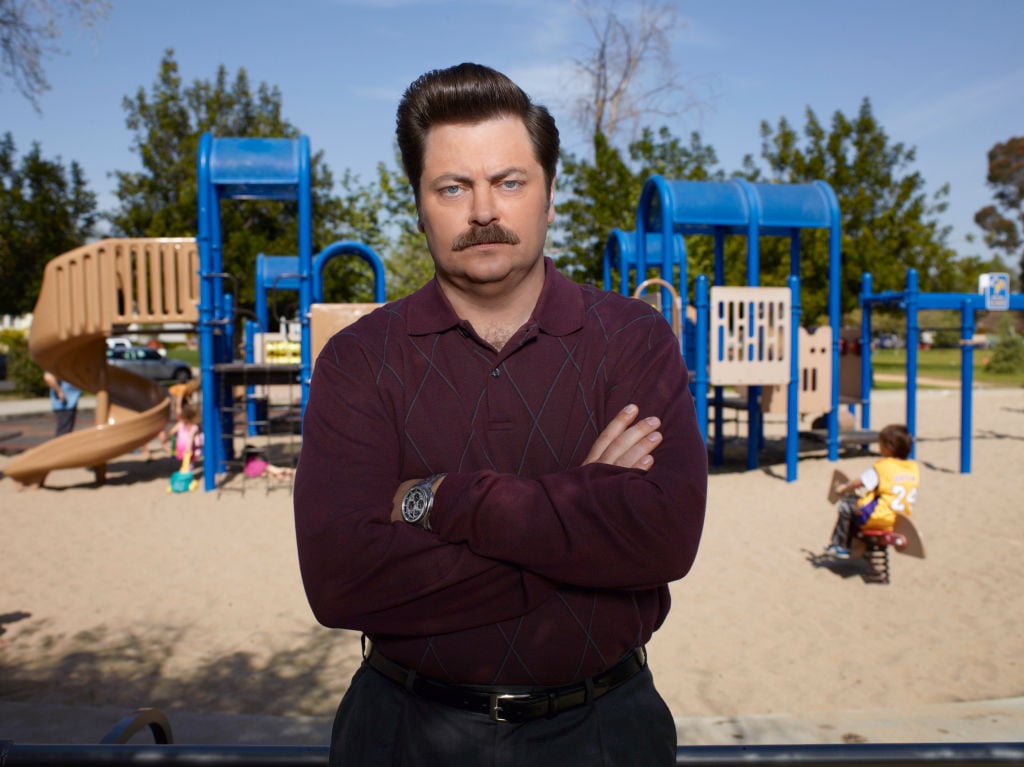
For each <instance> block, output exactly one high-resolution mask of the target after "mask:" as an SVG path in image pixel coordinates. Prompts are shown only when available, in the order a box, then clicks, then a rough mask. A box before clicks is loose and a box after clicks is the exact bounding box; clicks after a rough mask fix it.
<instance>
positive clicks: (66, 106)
mask: <svg viewBox="0 0 1024 767" xmlns="http://www.w3.org/2000/svg"><path fill="white" fill-rule="evenodd" d="M631 5H632V3H631V2H629V0H619V2H618V3H617V6H616V7H617V9H619V10H620V11H621V12H623V13H624V14H625V13H628V12H629V9H630V7H631ZM675 5H676V7H677V9H678V14H679V18H680V21H681V23H680V24H678V25H677V27H676V29H675V31H674V32H673V33H672V43H673V49H672V57H673V63H674V65H675V69H676V70H677V71H678V72H679V74H680V80H681V81H682V82H684V83H689V84H690V85H691V87H692V89H693V93H694V95H695V96H696V97H697V98H699V99H700V100H701V101H702V102H703V104H704V106H703V108H702V109H700V110H699V111H698V110H693V111H689V112H686V113H684V114H682V115H680V116H679V117H676V118H673V119H672V120H671V121H670V123H669V125H670V127H671V129H672V130H673V132H674V133H675V134H676V135H679V136H686V135H688V134H689V132H690V131H692V130H699V131H701V133H702V136H703V139H704V142H705V143H706V144H709V145H711V146H712V147H714V149H715V150H716V152H717V153H718V157H719V161H720V164H721V165H722V167H723V168H725V169H726V170H727V171H733V170H736V169H738V168H739V166H740V162H741V159H742V157H743V155H744V154H747V153H751V154H754V155H757V154H758V153H759V150H760V135H759V126H760V123H761V121H762V120H768V121H769V122H770V123H772V124H775V123H776V122H777V121H778V119H779V118H780V117H786V118H787V119H788V120H789V121H790V123H791V124H792V125H794V126H795V127H797V128H802V126H803V125H804V114H805V111H806V109H807V108H808V107H809V108H811V109H813V110H814V112H815V113H816V114H817V116H818V117H819V119H821V120H822V122H824V123H826V124H827V123H828V121H829V120H830V118H831V116H832V114H833V113H834V112H835V111H836V110H840V111H842V112H843V113H844V114H846V115H848V116H853V115H854V114H855V113H856V111H857V109H858V108H859V106H860V103H861V101H862V99H863V98H865V97H867V98H869V99H870V100H871V103H872V107H873V111H874V114H875V116H876V118H877V119H878V120H879V121H880V123H881V125H882V126H883V128H884V129H885V131H886V132H887V134H888V135H889V137H890V139H891V141H894V142H902V143H904V144H905V145H907V146H909V147H915V148H916V151H917V160H916V163H915V165H914V168H916V169H917V170H918V171H920V172H921V173H922V175H923V176H924V178H925V179H926V181H927V184H928V189H929V191H934V190H936V189H937V188H938V187H939V186H941V185H942V184H944V183H947V182H948V183H949V184H950V185H951V194H950V210H949V211H948V212H947V214H946V215H945V216H944V218H943V221H944V223H948V224H949V225H951V226H952V227H953V232H952V234H951V236H950V240H949V242H950V244H951V245H952V246H953V247H955V248H957V249H958V251H959V252H961V253H962V254H965V255H966V254H972V253H973V254H986V252H987V251H986V250H985V249H984V248H983V246H981V245H970V244H968V243H967V242H966V241H965V237H966V235H967V234H968V233H971V232H977V228H976V227H975V226H974V224H973V215H974V212H975V211H976V210H977V209H978V208H980V207H982V206H983V205H986V204H988V203H990V202H991V201H992V195H991V191H990V190H989V189H988V187H987V186H986V184H985V176H986V172H987V152H988V150H989V149H990V148H991V147H992V146H993V144H995V143H997V142H1001V141H1005V140H1007V139H1008V138H1010V137H1012V136H1019V135H1024V98H1022V94H1024V60H1022V59H1021V58H1020V57H1019V56H1018V55H1017V54H1016V53H1014V51H1019V49H1020V32H1021V30H1022V29H1024V2H1019V0H858V1H857V2H841V1H840V0H813V1H812V0H760V1H756V0H693V2H686V1H685V0H679V2H677V3H675ZM591 41H592V38H591V36H590V32H589V30H588V29H587V27H586V25H585V23H584V22H583V21H582V20H581V17H580V16H579V15H578V13H577V11H576V10H575V7H574V5H573V3H572V2H571V0H492V1H486V0H475V1H474V0H291V2H280V0H278V1H277V2H270V1H269V0H175V1H174V2H158V1H157V0H111V12H110V14H109V16H108V17H107V18H106V19H105V20H103V21H101V22H99V24H98V25H97V26H96V27H95V28H92V29H77V28H67V29H66V30H65V34H64V35H63V36H62V38H61V39H60V41H59V44H60V45H61V47H62V48H63V49H64V50H65V53H63V54H60V55H57V56H54V57H52V58H50V59H48V61H47V63H46V72H47V76H48V78H49V80H50V84H51V85H52V90H50V91H49V92H47V93H46V94H45V95H44V96H43V97H42V98H41V101H40V106H41V108H42V113H41V114H37V113H36V112H35V111H34V110H33V109H32V107H31V105H30V104H29V102H28V101H27V100H25V99H24V98H23V97H22V96H21V95H20V94H19V93H18V92H17V91H16V90H15V89H14V88H13V86H12V84H11V83H10V81H6V80H5V81H3V82H0V88H2V89H0V115H2V117H0V131H10V132H11V133H12V134H13V136H14V139H15V142H16V145H17V149H18V152H19V154H24V153H25V152H26V151H28V149H29V146H30V144H31V142H32V141H38V142H40V144H41V147H42V150H43V153H44V156H46V157H55V156H59V157H60V158H61V159H62V161H63V162H65V163H69V162H70V161H71V160H76V161H78V162H79V163H80V164H81V165H82V166H83V168H84V169H85V172H86V174H87V177H88V179H89V182H90V185H91V187H92V188H93V189H94V190H96V191H97V192H98V193H99V197H100V206H101V208H105V209H106V208H110V207H112V206H113V205H114V202H115V200H114V198H113V189H114V183H113V179H112V178H111V177H110V174H111V173H112V172H113V171H115V170H136V169H137V168H138V162H137V157H136V155H135V154H134V153H133V152H132V151H131V140H132V134H131V133H130V131H129V130H128V128H127V127H126V125H125V112H124V110H123V108H122V106H121V102H122V99H123V98H124V97H125V96H130V95H133V94H134V93H135V92H136V91H137V90H138V89H139V88H140V87H144V88H146V89H147V90H148V89H149V88H150V87H151V85H152V83H153V82H154V80H155V78H156V74H157V67H158V64H159V61H160V59H161V57H162V55H163V53H164V50H165V49H167V48H173V49H174V50H175V58H176V60H177V62H178V64H179V66H180V68H181V73H182V76H183V78H184V80H185V81H186V82H191V81H192V80H194V79H204V80H205V79H212V78H213V76H214V75H215V73H216V69H217V66H218V65H220V64H223V65H225V66H226V67H227V70H228V72H229V74H230V75H234V73H235V72H236V71H237V70H238V69H239V68H241V67H244V68H245V69H246V71H247V72H248V74H249V77H250V80H251V82H252V83H253V85H254V86H255V85H256V84H258V83H260V82H266V83H268V84H270V85H276V86H277V87H279V89H280V90H281V93H282V96H283V107H284V116H285V117H286V119H288V120H289V121H290V122H291V123H292V124H294V125H296V126H298V127H299V129H300V130H302V131H303V132H304V133H306V134H307V135H308V136H309V137H310V142H311V144H312V146H313V149H314V150H323V151H324V153H325V156H326V161H327V163H328V165H329V166H330V167H331V169H332V170H333V171H334V173H335V176H336V177H337V176H339V175H340V174H341V173H342V171H343V170H344V169H345V168H350V169H351V170H352V171H354V172H355V173H357V174H359V175H360V176H361V177H362V178H363V179H364V180H369V179H371V178H372V176H373V170H374V167H375V165H376V163H377V162H378V161H381V160H383V161H387V162H389V163H390V162H391V160H392V156H393V155H392V151H393V150H392V137H393V132H394V111H395V106H396V104H397V101H398V98H399V97H400V95H401V93H402V91H403V89H404V88H405V87H406V86H407V85H408V84H409V83H410V82H411V81H412V80H413V79H415V78H416V77H417V76H418V75H420V74H421V73H423V72H424V71H426V70H428V69H433V68H436V67H443V66H447V65H449V64H454V63H458V62H460V61H477V62H480V63H484V64H488V65H490V66H493V67H495V68H497V69H500V70H502V71H504V72H505V73H506V74H508V75H509V76H511V77H512V78H513V79H514V80H516V81H517V82H518V83H519V84H520V85H522V86H523V87H524V88H525V89H526V90H527V91H528V92H529V93H530V94H531V95H532V96H533V97H534V98H535V99H537V100H539V101H541V102H543V103H545V104H547V105H548V106H549V107H550V108H551V109H552V111H553V112H554V113H555V115H556V118H557V119H558V122H559V125H560V128H561V130H562V133H563V136H564V143H565V145H566V146H567V148H569V149H572V150H577V151H579V150H583V149H584V148H585V145H584V144H583V143H582V142H581V136H580V134H579V132H578V131H577V130H576V128H575V126H574V125H573V122H572V119H571V115H570V98H569V96H570V95H571V94H572V92H573V82H574V77H573V59H574V58H578V57H581V56H583V55H584V54H585V53H586V51H587V50H588V47H589V45H590V43H591Z"/></svg>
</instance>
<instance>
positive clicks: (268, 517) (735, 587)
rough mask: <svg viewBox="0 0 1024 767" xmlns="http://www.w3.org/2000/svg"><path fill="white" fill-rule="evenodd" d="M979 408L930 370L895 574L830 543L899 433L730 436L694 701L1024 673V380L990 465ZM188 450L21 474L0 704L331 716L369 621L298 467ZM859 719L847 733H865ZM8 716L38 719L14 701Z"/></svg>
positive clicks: (12, 498) (694, 579) (711, 542)
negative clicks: (238, 473) (827, 444)
mask: <svg viewBox="0 0 1024 767" xmlns="http://www.w3.org/2000/svg"><path fill="white" fill-rule="evenodd" d="M904 407H905V405H904V394H903V392H901V391H889V392H880V393H878V394H876V395H875V398H874V399H873V412H872V423H873V425H874V426H876V427H879V426H881V425H884V424H885V423H888V422H893V421H903V420H904V419H905V409H904ZM735 431H736V430H735V427H732V426H730V427H729V430H728V433H729V434H732V433H734V432H735ZM959 431H960V393H959V391H956V390H929V391H922V392H920V393H919V398H918V447H917V458H918V460H919V461H920V462H921V464H922V467H923V472H922V474H923V476H922V485H921V490H920V496H919V505H918V510H917V514H916V515H915V520H916V521H917V524H918V528H919V530H920V531H921V534H922V536H923V538H924V542H925V545H926V547H927V558H926V559H924V560H919V559H912V558H909V557H906V556H900V555H894V557H893V563H892V570H893V576H892V583H891V584H889V585H873V584H866V583H865V582H864V581H863V580H862V579H861V577H860V576H859V572H858V571H857V570H856V568H855V567H854V566H847V567H842V568H838V569H835V568H829V567H826V566H823V563H822V562H821V560H820V558H819V557H818V555H819V554H820V553H821V551H822V549H823V548H824V546H825V544H826V543H827V542H828V536H829V533H830V531H831V526H832V524H833V521H834V510H833V508H832V507H831V506H830V505H829V504H828V502H827V500H826V490H827V487H828V482H829V477H830V476H831V474H832V471H833V470H834V469H836V468H839V469H842V470H843V471H845V472H846V473H847V474H851V475H852V474H855V473H857V472H859V471H861V470H862V469H863V468H866V467H867V466H868V465H870V463H871V461H872V460H873V459H874V457H875V454H874V452H873V451H874V450H875V449H877V448H876V447H874V448H872V451H871V452H847V451H844V452H843V454H842V455H841V457H840V460H839V461H837V462H831V461H829V460H827V457H826V455H825V451H824V449H811V450H808V451H806V452H804V453H803V458H802V460H801V461H800V463H799V467H798V472H799V478H798V479H797V481H795V482H792V483H787V482H786V481H785V466H784V464H783V463H782V458H781V455H780V453H779V451H778V444H777V443H775V442H774V441H771V442H770V443H769V450H768V451H767V453H766V456H767V462H766V463H765V465H763V466H762V468H760V469H758V470H755V471H747V470H745V468H744V467H743V460H742V457H741V456H742V455H743V448H742V445H741V444H736V445H733V446H730V455H732V453H733V451H734V450H733V449H735V454H736V455H737V456H740V457H738V458H736V459H735V460H732V459H731V460H730V461H729V462H728V463H727V465H726V466H724V467H715V468H713V471H712V476H711V478H710V492H709V505H708V515H707V526H706V532H705V536H704V539H703V542H702V545H701V550H700V553H699V555H698V558H697V562H696V564H695V565H694V568H693V570H692V572H691V573H690V575H689V576H688V577H687V578H685V579H684V580H682V581H680V582H678V583H675V584H673V585H672V596H673V608H672V611H671V613H670V615H669V617H668V619H667V621H666V623H665V625H664V626H662V628H661V629H660V631H658V632H657V634H656V635H655V638H654V640H653V641H652V643H651V645H650V647H649V650H650V658H651V660H650V662H651V666H652V668H653V671H654V674H655V679H656V682H657V685H658V687H659V689H660V690H661V692H662V694H663V695H664V697H665V699H666V701H667V703H668V705H669V707H670V709H671V710H672V712H673V714H674V715H675V716H676V717H678V718H679V719H680V721H683V720H687V719H690V720H692V721H697V720H699V719H701V718H710V719H707V721H710V722H714V721H716V720H721V721H729V720H736V718H737V717H744V716H750V715H767V719H764V720H762V721H772V719H771V718H772V717H786V718H790V719H796V720H800V719H801V718H802V719H804V720H807V721H812V720H814V721H825V720H827V719H828V717H830V716H832V715H833V712H837V711H862V712H863V711H867V710H874V709H882V710H886V711H893V712H899V711H906V712H913V711H919V710H921V707H928V706H939V705H945V704H950V703H954V702H958V701H978V702H984V701H992V700H1001V699H1012V700H1017V699H1019V698H1020V697H1021V696H1024V514H1022V513H1021V512H1022V509H1024V503H1022V501H1021V498H1022V496H1024V389H978V390H976V391H975V392H974V422H973V443H972V454H973V456H972V457H973V460H972V471H971V472H970V473H968V474H962V473H960V472H959V466H960V453H959V451H960V436H959ZM773 432H774V433H775V434H777V433H779V426H778V424H775V423H773V424H769V430H768V433H769V436H772V435H773ZM740 434H742V430H740ZM812 447H813V446H812ZM6 460H7V459H6V458H2V457H0V469H2V466H3V463H4V462H5V461H6ZM772 461H777V462H774V463H773V462H772ZM174 468H175V466H174V462H173V461H170V460H158V461H153V462H149V463H147V462H144V461H142V460H141V457H140V456H138V455H132V456H125V457H124V458H123V459H122V460H119V461H117V462H114V463H113V464H111V465H110V467H109V469H108V476H109V481H108V483H107V484H105V485H103V486H102V487H97V486H95V485H93V484H92V475H91V473H90V472H88V471H85V470H65V471H59V472H54V473H53V474H51V475H50V478H49V480H48V482H47V487H44V488H42V489H39V490H28V491H19V489H18V488H17V487H16V486H15V484H14V483H13V482H12V481H11V480H9V479H3V480H0V509H2V510H0V519H2V524H3V541H4V545H3V566H2V569H0V573H2V575H0V579H2V589H0V599H2V604H0V715H2V714H3V712H4V711H7V712H8V714H10V712H11V711H12V710H14V709H12V708H11V706H17V705H22V706H23V707H24V708H23V709H20V710H23V711H28V712H35V713H34V715H35V716H36V717H39V716H44V714H43V713H41V712H45V711H71V710H73V707H104V708H103V710H104V711H107V710H117V709H118V708H121V709H124V710H131V709H134V708H136V707H138V706H142V705H153V706H158V707H160V708H161V709H163V710H165V711H167V712H169V713H170V714H172V717H173V714H174V713H175V712H179V713H180V715H181V716H182V717H186V716H188V715H194V714H195V713H196V712H220V713H233V714H251V715H260V716H278V717H282V716H288V717H295V716H299V717H313V718H314V719H315V721H317V722H321V723H322V722H329V718H330V716H331V715H332V714H333V711H334V709H335V707H336V705H337V701H338V699H339V698H340V696H341V695H342V693H343V692H344V690H345V687H346V683H347V681H348V679H349V677H350V675H351V673H352V671H353V670H354V668H355V667H356V665H357V664H358V662H359V638H358V635H357V634H354V633H350V632H338V631H331V630H327V629H324V628H322V627H319V626H318V625H317V624H316V622H315V620H314V619H313V617H312V615H311V613H310V611H309V609H308V606H307V604H306V600H305V596H304V594H303V590H302V586H301V583H300V580H299V574H298V566H297V561H296V553H295V543H294V536H293V529H292V508H291V502H292V499H291V494H290V488H289V486H288V485H287V484H267V483H264V481H263V480H262V479H260V480H255V481H252V480H250V481H249V482H248V483H246V485H245V487H244V493H243V492H242V487H241V484H240V481H239V480H238V479H236V480H234V481H233V482H232V483H231V484H230V485H229V486H228V488H227V489H225V490H224V491H222V492H212V493H204V492H202V491H201V490H199V491H197V492H194V493H191V494H174V495H168V494H167V493H166V492H165V488H166V486H167V481H166V478H167V476H168V475H169V474H170V473H171V472H172V471H173V470H174ZM979 705H983V704H981V703H979ZM4 706H7V708H4ZM47 707H49V708H47ZM63 707H72V708H67V709H65V708H63ZM189 712H191V713H189ZM984 715H985V714H981V716H984ZM882 718H884V717H882ZM9 721H12V722H13V721H14V719H10V720H9ZM321 726H323V725H321ZM835 728H836V729H835V732H834V733H833V734H832V735H827V736H824V737H823V740H828V739H829V738H834V739H841V738H844V737H845V738H847V739H850V737H851V736H850V735H849V733H846V732H844V730H843V725H842V724H841V723H840V724H836V725H835ZM768 729H770V728H768ZM268 732H269V731H268ZM769 735H770V734H769ZM1021 735H1022V736H1021V737H1018V738H1016V739H1018V740H1024V732H1022V733H1021ZM221 737H222V738H224V739H225V740H228V738H226V737H225V736H223V735H222V736H221ZM323 737H324V738H326V732H325V733H323ZM733 737H741V736H736V735H734V736H733ZM766 737H769V736H766ZM952 737H953V738H954V739H955V738H956V733H955V732H954V733H952ZM0 738H12V739H15V740H17V739H19V738H20V739H21V740H25V738H24V737H23V736H21V735H19V733H17V732H9V731H7V732H5V731H4V724H3V721H0ZM854 739H856V738H855V737H854ZM264 742H267V741H264ZM766 742H770V741H766Z"/></svg>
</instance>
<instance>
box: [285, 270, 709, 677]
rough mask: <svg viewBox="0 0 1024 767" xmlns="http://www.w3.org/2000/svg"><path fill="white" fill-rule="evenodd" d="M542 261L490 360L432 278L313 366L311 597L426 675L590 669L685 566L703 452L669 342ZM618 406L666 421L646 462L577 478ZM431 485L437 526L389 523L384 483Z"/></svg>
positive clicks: (319, 613)
mask: <svg viewBox="0 0 1024 767" xmlns="http://www.w3.org/2000/svg"><path fill="white" fill-rule="evenodd" d="M545 267H546V276H545V285H544V289H543V291H542V293H541V297H540V299H539V301H538V303H537V306H536V308H535V310H534V313H533V316H532V318H531V319H530V321H529V322H527V324H526V325H524V326H523V327H522V328H521V329H520V330H519V332H518V334H517V335H516V336H514V337H513V338H512V339H511V340H510V341H509V342H508V343H507V344H506V345H505V347H504V348H503V349H502V350H501V351H500V352H499V351H495V350H494V349H493V348H492V347H491V346H490V345H489V344H487V343H486V342H485V341H483V340H481V339H480V338H479V337H478V336H477V334H476V333H475V332H474V331H473V329H472V327H471V326H470V325H469V324H468V323H466V322H464V321H460V320H459V318H458V317H457V316H456V315H455V313H454V311H453V309H452V308H451V305H450V304H449V303H448V301H447V299H446V298H445V297H444V295H443V293H442V292H441V290H440V288H439V286H438V284H437V282H436V281H431V282H430V283H428V284H427V285H426V286H425V287H423V288H422V289H420V290H419V291H417V292H416V293H414V294H413V295H411V296H408V297H406V298H404V299H402V300H399V301H395V302H393V303H390V304H388V305H386V306H384V307H383V308H381V309H379V310H377V311H375V312H373V313H372V314H370V315H368V316H366V317H363V318H362V319H360V320H359V321H358V322H356V323H355V324H354V325H351V326H349V327H348V328H346V329H344V330H342V331H340V332H339V333H338V334H337V335H335V336H334V337H333V338H332V339H331V340H330V341H329V342H328V343H327V344H326V346H325V347H324V349H323V351H322V352H321V354H320V356H319V358H318V359H317V361H316V366H315V372H314V374H313V380H312V387H311V390H310V398H309V403H308V406H307V409H306V415H305V421H304V424H303V444H302V453H301V456H300V460H299V467H298V473H297V476H296V480H295V522H296V531H297V537H298V551H299V562H300V566H301V570H302V577H303V582H304V584H305V588H306V594H307V596H308V598H309V603H310V605H311V607H312V609H313V612H314V614H315V615H316V617H317V619H318V620H319V621H320V622H321V623H323V624H324V625H326V626H331V627H335V628H346V629H356V630H360V631H364V632H366V633H367V634H368V635H369V636H370V637H371V639H372V640H373V642H374V644H375V646H376V647H377V648H378V649H379V650H380V651H381V652H383V653H384V654H385V655H387V656H388V657H390V658H391V659H392V660H395V661H398V662H399V663H403V664H405V665H407V666H410V667H412V668H414V669H416V670H417V671H419V673H421V674H423V675H424V676H429V677H432V678H435V679H441V680H446V681H451V682H457V683H462V684H510V685H512V684H530V685H535V684H541V685H560V684H566V683H569V682H573V681H577V680H579V679H582V678H584V677H586V676H589V675H591V674H594V673H597V672H599V671H601V670H603V669H605V668H607V667H609V666H611V665H612V664H614V663H615V662H616V661H617V660H619V659H620V658H621V657H622V656H623V655H624V654H625V653H626V652H628V651H629V650H630V649H631V648H633V647H635V646H637V645H642V644H643V643H645V642H646V641H647V640H648V639H649V638H650V636H651V634H652V632H653V631H654V630H655V629H656V628H658V626H659V625H661V623H662V621H663V620H664V618H665V615H666V614H667V613H668V609H669V592H668V587H667V586H666V584H667V583H668V582H669V581H672V580H675V579H677V578H681V577H683V576H684V575H685V574H686V573H687V571H688V570H689V569H690V566H691V564H692V563H693V560H694V557H695V555H696V552H697V544H698V541H699V540H700V534H701V527H702V525H703V520H704V505H705V497H706V490H707V453H706V450H705V447H704V443H703V441H702V440H701V437H700V433H699V431H698V428H697V423H696V417H695V409H694V402H693V399H692V397H691V396H690V393H689V390H688V388H687V372H686V368H685V365H684V364H683V360H682V355H681V354H680V350H679V343H678V341H677V340H676V338H675V336H674V335H673V334H672V332H671V329H670V328H669V325H668V323H666V322H665V320H664V319H663V318H662V317H661V316H660V315H659V314H658V313H657V312H656V311H654V310H653V309H652V308H651V307H649V306H648V305H646V304H645V303H643V302H641V301H638V300H635V299H631V298H624V297H622V296H619V295H616V294H614V293H607V292H604V291H600V290H597V289H595V288H591V287H586V286H581V285H577V284H576V283H574V282H572V281H570V280H569V279H567V278H566V277H564V276H562V275H561V274H559V273H558V272H557V271H556V270H555V269H554V267H553V265H552V264H551V262H550V261H546V263H545ZM630 402H633V403H636V404H637V405H638V406H639V407H640V415H641V416H648V415H656V416H658V417H659V418H661V419H662V426H661V431H662V432H663V433H664V441H663V442H662V444H661V445H659V446H658V447H657V448H656V450H655V452H654V457H655V463H654V466H653V468H652V469H651V470H650V471H648V472H641V471H638V470H634V469H622V468H617V467H613V466H608V465H603V464H590V465H587V466H581V465H580V464H581V463H582V461H583V460H584V459H585V458H586V455H587V453H588V451H589V450H590V448H591V446H592V445H593V443H594V440H595V439H596V437H597V435H598V434H599V433H600V432H601V430H602V429H603V428H604V427H605V426H606V425H607V424H608V422H609V421H610V420H611V418H612V417H613V416H614V415H615V414H616V413H617V412H619V410H621V409H622V408H623V407H624V406H625V405H627V404H628V403H630ZM439 472H447V473H448V476H447V478H446V479H445V480H444V482H443V483H442V485H441V487H440V489H439V491H438V493H437V497H436V499H435V503H434V509H433V512H432V514H431V519H430V521H431V526H432V528H433V530H432V531H430V532H428V531H425V530H422V529H420V528H418V527H415V526H413V525H409V524H407V523H405V522H397V523H392V522H391V521H389V519H390V514H391V508H392V497H393V495H394V493H395V490H396V488H397V487H398V485H399V483H401V482H402V481H404V480H406V479H411V478H413V477H427V476H429V475H431V474H434V473H439Z"/></svg>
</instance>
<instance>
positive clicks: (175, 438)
mask: <svg viewBox="0 0 1024 767" xmlns="http://www.w3.org/2000/svg"><path fill="white" fill-rule="evenodd" d="M197 416H198V413H197V412H196V408H195V406H194V405H192V404H191V403H189V402H184V403H182V405H181V409H180V410H179V411H178V421H177V423H176V424H175V425H174V429H173V430H172V431H171V442H172V444H173V445H174V457H175V458H177V459H178V460H179V461H181V460H183V459H184V458H185V455H186V454H190V458H189V462H188V468H187V471H192V469H193V467H194V466H195V461H196V458H198V457H199V456H200V455H202V444H203V443H202V436H203V435H202V432H201V431H199V424H198V422H197V421H198V417H197Z"/></svg>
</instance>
